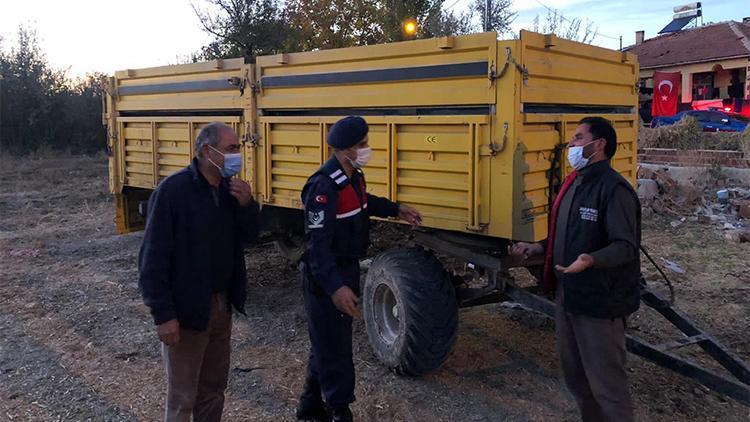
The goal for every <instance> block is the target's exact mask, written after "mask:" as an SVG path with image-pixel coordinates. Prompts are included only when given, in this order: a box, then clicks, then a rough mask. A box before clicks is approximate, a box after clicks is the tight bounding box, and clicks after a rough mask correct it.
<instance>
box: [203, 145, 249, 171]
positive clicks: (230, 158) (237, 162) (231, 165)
mask: <svg viewBox="0 0 750 422" xmlns="http://www.w3.org/2000/svg"><path fill="white" fill-rule="evenodd" d="M208 147H209V148H211V149H212V150H214V151H216V152H218V153H219V154H221V155H223V156H224V167H219V166H218V165H217V164H216V163H214V162H213V160H211V157H208V161H209V162H210V163H211V164H213V165H214V166H215V167H216V168H217V169H219V173H221V177H223V178H225V179H228V178H230V177H232V176H234V175H235V174H237V173H239V172H240V170H242V154H240V153H239V152H237V153H234V154H224V153H222V152H221V151H219V150H218V149H216V148H214V147H212V146H211V145H209V146H208Z"/></svg>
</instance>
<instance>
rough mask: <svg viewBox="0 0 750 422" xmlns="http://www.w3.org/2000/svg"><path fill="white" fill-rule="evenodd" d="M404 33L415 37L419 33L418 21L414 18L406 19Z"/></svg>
mask: <svg viewBox="0 0 750 422" xmlns="http://www.w3.org/2000/svg"><path fill="white" fill-rule="evenodd" d="M403 28H404V34H405V35H406V36H407V37H413V36H414V35H415V34H416V33H417V22H416V21H415V20H414V19H407V20H406V21H404V26H403Z"/></svg>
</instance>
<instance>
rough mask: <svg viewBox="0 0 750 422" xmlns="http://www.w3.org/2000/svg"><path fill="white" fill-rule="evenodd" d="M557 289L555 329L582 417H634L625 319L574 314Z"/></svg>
mask: <svg viewBox="0 0 750 422" xmlns="http://www.w3.org/2000/svg"><path fill="white" fill-rule="evenodd" d="M563 301H564V297H563V290H562V288H561V287H558V289H557V295H556V300H555V331H556V332H557V347H558V351H559V353H560V366H561V367H562V373H563V377H564V379H565V385H566V386H567V387H568V390H570V392H571V393H572V394H573V397H574V398H575V400H576V402H577V403H578V409H579V410H580V412H581V418H582V419H583V421H584V422H589V421H592V422H593V421H597V422H598V421H617V422H620V421H622V422H628V421H632V420H633V402H632V400H631V398H630V392H629V391H628V380H627V372H626V369H625V356H626V349H625V321H624V320H623V319H622V318H617V319H614V320H612V319H601V318H592V317H588V316H584V315H574V314H571V313H569V312H566V311H565V310H564V308H563Z"/></svg>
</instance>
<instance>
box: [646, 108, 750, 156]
mask: <svg viewBox="0 0 750 422" xmlns="http://www.w3.org/2000/svg"><path fill="white" fill-rule="evenodd" d="M749 144H750V126H748V128H747V129H745V132H743V133H736V132H703V129H701V127H700V125H699V124H698V121H697V120H695V119H694V118H692V117H690V116H684V117H683V118H682V119H680V121H679V122H677V123H675V124H673V125H671V126H660V127H657V128H654V129H651V128H644V129H641V131H640V133H639V136H638V146H639V147H641V148H673V149H681V150H695V149H707V150H717V151H744V152H745V154H746V155H750V145H749Z"/></svg>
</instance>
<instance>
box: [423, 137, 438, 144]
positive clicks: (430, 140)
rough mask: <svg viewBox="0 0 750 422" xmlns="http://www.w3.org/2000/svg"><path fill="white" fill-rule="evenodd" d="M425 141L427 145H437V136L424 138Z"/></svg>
mask: <svg viewBox="0 0 750 422" xmlns="http://www.w3.org/2000/svg"><path fill="white" fill-rule="evenodd" d="M424 140H425V141H427V143H428V144H437V141H438V139H437V135H430V136H427V137H425V138H424Z"/></svg>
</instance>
